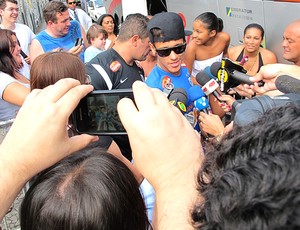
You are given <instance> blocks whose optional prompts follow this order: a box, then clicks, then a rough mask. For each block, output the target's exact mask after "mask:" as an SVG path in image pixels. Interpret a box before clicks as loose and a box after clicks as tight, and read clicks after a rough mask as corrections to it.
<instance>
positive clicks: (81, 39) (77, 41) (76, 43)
mask: <svg viewBox="0 0 300 230" xmlns="http://www.w3.org/2000/svg"><path fill="white" fill-rule="evenodd" d="M82 43H83V38H77V39H76V42H75V46H78V45H82Z"/></svg>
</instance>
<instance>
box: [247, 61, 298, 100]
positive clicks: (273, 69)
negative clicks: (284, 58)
mask: <svg viewBox="0 0 300 230" xmlns="http://www.w3.org/2000/svg"><path fill="white" fill-rule="evenodd" d="M280 75H289V76H292V77H294V78H296V79H300V66H296V65H287V64H268V65H265V66H262V67H261V68H260V71H259V72H258V73H257V74H256V75H255V76H254V77H251V78H250V79H251V80H252V81H253V82H259V81H261V80H262V81H264V82H265V84H264V86H262V87H259V86H258V85H257V84H254V85H251V86H247V85H246V87H251V89H253V90H254V91H255V92H257V93H261V94H263V93H266V92H269V91H271V90H276V89H277V88H276V85H275V81H276V79H277V77H278V76H280Z"/></svg>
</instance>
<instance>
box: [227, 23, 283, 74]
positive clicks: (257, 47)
mask: <svg viewBox="0 0 300 230" xmlns="http://www.w3.org/2000/svg"><path fill="white" fill-rule="evenodd" d="M263 39H264V29H263V28H262V26H261V25H259V24H256V23H251V24H249V25H248V26H246V27H245V29H244V38H243V40H244V44H243V45H238V46H234V47H231V48H229V49H228V55H229V58H230V59H231V60H235V61H238V62H239V63H240V64H241V65H242V66H243V67H244V69H246V70H247V74H248V75H251V76H254V75H255V74H256V73H258V71H259V70H260V67H262V66H263V65H266V64H271V63H276V62H277V58H276V56H275V54H274V53H273V52H272V51H270V50H267V49H265V48H263V47H262V46H261V43H262V42H263Z"/></svg>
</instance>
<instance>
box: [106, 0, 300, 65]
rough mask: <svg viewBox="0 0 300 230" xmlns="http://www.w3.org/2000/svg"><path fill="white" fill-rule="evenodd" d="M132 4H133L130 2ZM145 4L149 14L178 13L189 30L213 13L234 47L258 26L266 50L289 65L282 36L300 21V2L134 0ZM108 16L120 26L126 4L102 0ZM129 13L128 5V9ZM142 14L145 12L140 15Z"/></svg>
mask: <svg viewBox="0 0 300 230" xmlns="http://www.w3.org/2000/svg"><path fill="white" fill-rule="evenodd" d="M131 1H132V0H131ZM135 1H137V2H140V1H143V2H144V4H145V5H146V6H147V10H148V12H147V14H150V15H154V14H155V13H158V12H162V11H171V12H176V13H178V14H179V15H180V16H181V17H182V19H183V21H184V23H185V26H186V29H189V30H192V23H193V20H194V19H195V18H196V17H197V16H198V15H199V14H201V13H203V12H206V11H211V12H214V13H215V14H216V15H217V16H218V17H220V18H222V19H223V22H224V31H225V32H227V33H229V34H230V36H231V45H237V44H240V43H242V38H243V31H244V28H245V27H246V26H247V25H248V24H250V23H254V22H255V23H258V24H260V25H262V27H263V28H264V30H265V43H264V44H263V46H264V47H266V48H268V49H270V50H272V51H273V52H274V53H275V54H276V56H277V59H278V62H281V63H287V62H286V61H285V60H283V58H282V52H283V49H282V47H281V43H282V36H283V32H284V29H285V27H286V26H287V25H288V24H289V23H290V22H291V21H293V20H295V19H299V18H300V17H299V12H300V0H288V1H284V0H278V1H274V0H272V1H271V0H185V1H184V0H134V2H135ZM103 2H104V5H105V8H106V11H107V13H109V14H112V15H113V16H114V17H115V19H116V21H117V22H118V23H121V22H122V21H123V19H124V18H123V8H122V3H123V2H127V4H128V2H129V1H124V0H122V1H121V0H103ZM130 5H131V7H132V13H135V12H140V11H139V9H136V8H135V6H136V5H137V4H130ZM126 8H127V9H128V5H126ZM140 13H142V12H140Z"/></svg>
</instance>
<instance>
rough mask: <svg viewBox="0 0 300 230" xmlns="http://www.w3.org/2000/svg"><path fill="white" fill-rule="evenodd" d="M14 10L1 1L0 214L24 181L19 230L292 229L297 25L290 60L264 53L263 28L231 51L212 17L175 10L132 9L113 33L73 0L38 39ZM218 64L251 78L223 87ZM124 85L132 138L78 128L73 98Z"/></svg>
mask: <svg viewBox="0 0 300 230" xmlns="http://www.w3.org/2000/svg"><path fill="white" fill-rule="evenodd" d="M18 9H19V8H18V2H17V1H16V0H0V16H1V24H0V27H1V29H0V37H1V41H0V53H1V55H0V77H1V79H2V81H1V92H2V94H1V95H2V97H1V100H0V122H2V123H3V124H6V123H7V122H9V124H10V125H11V128H10V130H9V131H8V133H7V134H6V133H5V134H4V136H5V138H4V137H3V138H4V140H3V142H2V143H1V145H0V159H1V160H0V168H1V174H0V182H1V184H3V185H5V186H1V187H0V194H1V196H0V219H2V218H3V217H4V216H5V214H6V212H7V210H8V209H9V207H10V205H11V204H12V202H13V201H14V199H15V197H16V196H17V194H18V192H19V191H20V190H21V188H22V187H23V186H24V185H25V183H27V182H28V181H30V188H29V190H28V191H27V193H26V195H25V198H24V201H23V203H22V205H21V209H20V223H21V229H37V230H38V229H54V228H57V229H152V228H153V229H195V228H196V229H275V228H278V229H281V228H291V229H294V228H298V227H300V224H299V223H298V222H299V221H298V219H299V214H298V213H299V210H300V203H299V197H300V194H299V186H300V185H299V184H300V180H298V178H297V175H298V173H299V169H300V167H299V163H298V162H299V160H300V159H299V158H300V142H299V141H298V140H299V137H300V136H299V135H300V125H299V124H300V120H299V119H300V116H299V115H300V114H299V113H300V112H299V111H300V90H299V88H300V87H299V85H300V49H299V47H300V20H295V21H293V22H291V23H290V24H289V25H288V26H287V27H286V30H285V31H284V34H283V42H282V47H283V50H284V52H283V58H284V59H286V60H287V61H290V62H292V63H294V65H286V64H278V63H277V58H276V55H275V54H274V53H273V52H272V51H271V50H268V49H266V48H263V47H262V45H261V44H262V42H263V39H264V29H263V27H262V26H261V25H259V24H257V23H251V24H249V25H247V26H246V27H245V29H244V37H243V44H241V45H237V46H233V47H230V35H229V34H228V33H226V32H224V31H223V21H222V19H221V18H218V17H217V16H216V15H215V14H214V13H212V12H204V13H201V14H200V15H199V16H198V17H196V18H195V20H194V22H193V31H186V30H185V29H184V23H183V21H182V19H181V17H180V16H179V15H178V14H177V13H173V12H162V13H158V14H156V15H154V16H153V17H152V16H151V17H147V16H145V15H142V14H140V13H135V14H130V15H128V16H127V17H126V19H125V20H124V22H123V23H122V24H121V26H120V27H118V25H116V23H115V20H114V18H113V16H112V15H109V14H104V15H102V16H101V17H100V18H99V20H98V22H96V23H92V20H90V18H89V16H88V15H87V14H86V13H85V12H84V11H83V10H81V9H79V8H77V7H76V4H75V1H72V0H66V2H65V3H63V2H61V1H49V3H48V4H47V5H46V6H45V8H44V9H43V15H44V19H45V22H46V29H45V30H43V31H41V32H40V33H39V34H37V35H35V34H34V33H33V32H32V31H31V30H30V29H29V27H27V26H26V25H22V24H19V23H17V22H16V21H17V17H18V13H19V10H18ZM186 36H191V37H192V40H191V41H189V42H187V39H186ZM78 39H82V43H80V42H79V43H78V44H77V41H78ZM23 54H24V55H23ZM226 58H229V59H230V60H232V61H233V62H234V63H235V65H238V66H239V67H238V68H239V70H240V69H242V71H243V74H244V75H243V76H244V77H245V76H246V77H247V79H248V82H249V81H250V82H252V83H251V84H244V83H243V82H238V84H237V83H236V82H235V83H236V84H234V87H232V88H230V90H228V91H226V92H223V91H222V90H221V89H220V87H218V82H217V81H216V80H215V79H218V77H217V76H212V73H211V72H210V67H211V66H212V65H213V64H214V63H216V62H220V63H221V62H222V61H223V60H225V59H226ZM222 68H223V67H222ZM230 68H234V67H230ZM223 70H224V69H223ZM29 71H30V72H29ZM285 75H286V76H285ZM201 76H202V78H203V79H204V78H205V77H206V76H207V77H208V80H207V82H206V80H203V79H200V80H199V77H201ZM282 76H285V78H284V79H285V80H284V81H283V80H282V79H283V78H282ZM229 77H231V76H229ZM286 79H287V80H286ZM142 82H145V83H142ZM261 82H263V84H261ZM213 85H214V86H213ZM215 86H216V87H215ZM210 87H214V88H213V89H212V90H211V89H210ZM130 88H132V89H133V94H134V101H132V99H129V98H123V99H121V101H120V102H119V103H118V113H119V116H120V119H121V121H122V124H123V126H124V128H125V129H126V132H127V135H112V136H91V135H87V134H81V135H79V134H78V133H77V132H76V128H75V127H74V122H73V120H72V116H71V113H72V111H73V110H74V109H75V107H76V106H77V104H78V103H79V101H80V99H82V98H83V97H84V96H86V95H87V94H88V93H89V92H91V91H92V90H114V89H130ZM176 90H177V91H176ZM280 90H281V91H280ZM179 92H180V93H179ZM173 93H174V94H175V93H177V94H176V95H179V96H178V97H177V96H176V97H175V104H174V105H176V106H173V104H170V102H169V99H168V98H169V97H171V96H172V94H173ZM269 93H272V95H280V96H278V97H270V96H268V94H269ZM236 95H239V97H238V96H236ZM207 97H208V98H207ZM173 98H174V96H173ZM238 98H241V99H239V100H238ZM254 102H255V103H256V104H255V106H256V107H255V106H254ZM257 105H258V107H259V108H258V109H257ZM257 111H259V112H257ZM228 116H230V118H228ZM3 138H1V139H3ZM71 153H73V154H72V155H71ZM298 196H299V197H298ZM99 226H101V227H99Z"/></svg>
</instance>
